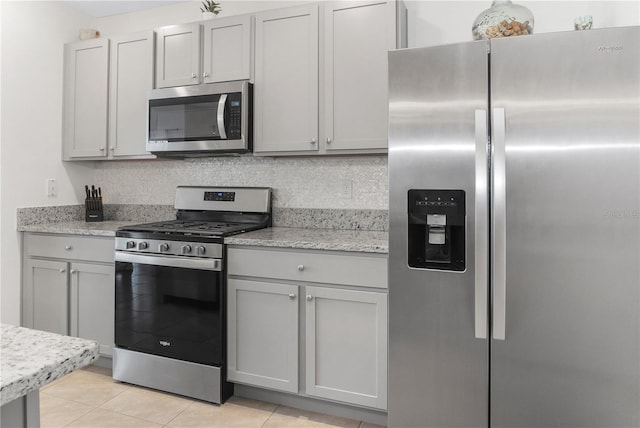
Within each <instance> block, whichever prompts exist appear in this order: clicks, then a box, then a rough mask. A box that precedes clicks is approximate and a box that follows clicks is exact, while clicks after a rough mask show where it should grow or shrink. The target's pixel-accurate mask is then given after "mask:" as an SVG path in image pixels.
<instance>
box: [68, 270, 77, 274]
mask: <svg viewBox="0 0 640 428" xmlns="http://www.w3.org/2000/svg"><path fill="white" fill-rule="evenodd" d="M69 273H71V274H74V273H78V271H77V270H76V269H71V270H70V271H69Z"/></svg>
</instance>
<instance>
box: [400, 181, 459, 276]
mask: <svg viewBox="0 0 640 428" xmlns="http://www.w3.org/2000/svg"><path fill="white" fill-rule="evenodd" d="M407 208H408V209H407V215H408V220H409V222H408V230H407V233H408V244H409V249H408V250H409V251H408V255H409V260H408V261H407V262H408V264H409V266H410V267H414V268H422V269H437V270H450V271H456V272H460V271H464V270H465V268H466V263H465V237H466V210H465V192H464V190H443V189H412V190H409V193H408V207H407Z"/></svg>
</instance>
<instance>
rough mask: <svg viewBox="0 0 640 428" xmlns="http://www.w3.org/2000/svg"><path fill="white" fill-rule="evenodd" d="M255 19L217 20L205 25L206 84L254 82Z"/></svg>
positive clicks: (204, 65) (203, 67)
mask: <svg viewBox="0 0 640 428" xmlns="http://www.w3.org/2000/svg"><path fill="white" fill-rule="evenodd" d="M253 26H254V23H253V16H251V15H240V16H231V17H228V18H216V19H212V20H210V21H206V23H204V24H203V25H202V28H203V30H202V34H203V51H202V58H203V59H202V81H203V82H204V83H213V82H226V81H230V80H253V75H252V74H253V67H252V65H253V63H252V61H253Z"/></svg>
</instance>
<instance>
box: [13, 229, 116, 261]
mask: <svg viewBox="0 0 640 428" xmlns="http://www.w3.org/2000/svg"><path fill="white" fill-rule="evenodd" d="M114 247H115V240H114V238H108V237H107V238H104V237H95V236H91V237H89V236H77V235H44V234H38V233H27V234H25V237H24V248H25V254H27V255H28V256H35V257H52V258H56V259H72V260H88V261H96V262H107V263H108V262H113V260H114Z"/></svg>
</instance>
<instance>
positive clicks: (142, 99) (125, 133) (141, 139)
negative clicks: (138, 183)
mask: <svg viewBox="0 0 640 428" xmlns="http://www.w3.org/2000/svg"><path fill="white" fill-rule="evenodd" d="M153 42H154V32H153V31H144V32H140V33H136V34H129V35H126V36H121V37H113V38H111V41H110V43H111V48H110V67H111V68H110V74H109V152H110V154H109V156H110V157H112V158H116V157H122V156H135V157H149V158H153V157H154V156H152V155H151V154H150V153H148V152H147V151H146V150H145V146H146V140H147V132H146V127H147V119H146V114H147V91H149V90H150V89H153V61H154V58H153Z"/></svg>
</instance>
